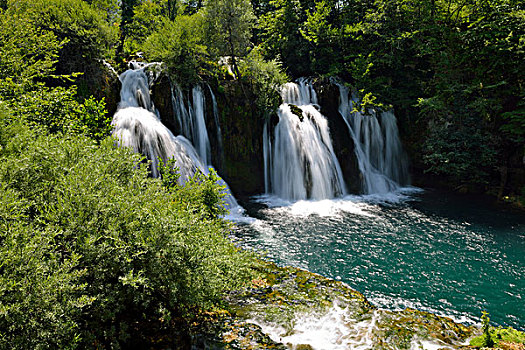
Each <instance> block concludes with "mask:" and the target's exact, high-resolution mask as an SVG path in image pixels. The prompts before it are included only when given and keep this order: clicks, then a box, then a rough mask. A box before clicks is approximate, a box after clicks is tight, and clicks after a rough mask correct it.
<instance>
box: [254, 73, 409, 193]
mask: <svg viewBox="0 0 525 350" xmlns="http://www.w3.org/2000/svg"><path fill="white" fill-rule="evenodd" d="M337 85H338V86H339V92H340V104H339V113H340V114H341V116H342V117H343V119H344V121H345V123H346V125H347V126H348V130H349V133H350V137H351V138H352V140H351V141H353V143H354V145H355V147H354V151H355V156H356V159H357V165H358V171H359V172H360V176H359V177H360V178H361V179H362V192H363V193H364V194H385V193H388V192H392V191H395V190H397V189H399V188H400V187H401V186H403V185H406V184H408V183H409V175H408V167H407V160H406V156H405V153H404V152H403V149H402V146H401V142H400V140H399V132H398V129H397V125H396V119H395V116H394V114H393V113H392V112H390V111H387V112H376V111H374V110H370V111H369V112H370V113H369V115H364V114H362V113H359V112H355V111H353V106H354V104H356V103H358V100H357V97H355V96H354V97H353V98H352V99H350V96H349V95H350V93H349V90H348V88H346V87H345V86H343V85H341V84H337ZM281 97H282V99H283V104H282V105H281V106H280V107H279V110H278V112H277V113H278V116H279V122H278V124H277V125H276V126H275V129H274V130H273V133H272V132H271V130H269V127H268V125H265V127H264V133H263V144H264V146H263V152H264V163H265V164H264V167H265V189H266V193H271V194H274V195H276V196H278V197H280V198H283V199H287V200H302V199H329V198H334V197H338V196H343V195H345V193H346V191H345V184H344V181H343V175H342V172H341V167H340V165H339V162H338V159H337V158H336V156H335V153H334V149H333V146H332V141H331V139H330V132H329V128H328V122H327V120H326V118H325V117H324V116H323V115H322V114H321V113H320V112H319V110H320V106H319V105H318V99H317V94H316V92H315V90H314V88H313V85H312V84H311V83H310V82H309V81H308V80H306V79H304V78H302V79H299V80H298V82H297V83H287V84H285V85H284V86H283V88H282V91H281ZM272 136H273V137H272ZM348 141H349V142H350V140H348Z"/></svg>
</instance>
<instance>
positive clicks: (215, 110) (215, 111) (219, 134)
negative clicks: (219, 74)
mask: <svg viewBox="0 0 525 350" xmlns="http://www.w3.org/2000/svg"><path fill="white" fill-rule="evenodd" d="M208 90H209V91H210V96H211V101H212V108H213V119H215V127H216V128H217V144H218V146H219V157H220V159H223V148H222V131H221V123H220V122H219V108H218V106H217V99H216V98H215V94H214V93H213V90H212V89H211V86H209V85H208Z"/></svg>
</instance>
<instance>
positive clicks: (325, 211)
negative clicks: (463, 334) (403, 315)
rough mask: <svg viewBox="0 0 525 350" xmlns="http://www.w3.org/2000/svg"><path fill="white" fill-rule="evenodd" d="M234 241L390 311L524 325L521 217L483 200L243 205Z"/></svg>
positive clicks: (407, 194) (429, 197) (408, 195)
mask: <svg viewBox="0 0 525 350" xmlns="http://www.w3.org/2000/svg"><path fill="white" fill-rule="evenodd" d="M245 206H246V209H247V214H248V215H249V216H251V217H253V218H255V221H253V222H252V223H250V224H241V225H238V228H237V229H236V230H235V231H234V239H235V240H236V241H237V242H239V244H241V245H242V246H243V247H245V248H250V249H255V250H257V251H260V252H266V253H265V254H266V257H267V258H268V259H270V260H272V261H274V262H276V263H278V264H280V265H292V266H296V267H301V268H304V269H307V270H309V271H312V272H315V273H319V274H321V275H324V276H327V277H330V278H334V279H337V280H341V281H343V282H345V283H347V284H348V285H350V286H351V287H352V288H354V289H356V290H358V291H360V292H362V293H363V294H364V295H365V296H366V297H367V298H368V299H369V300H370V301H371V302H372V303H373V304H375V305H376V306H378V307H380V308H386V309H403V308H405V307H412V308H417V309H420V310H424V311H430V312H433V313H436V314H439V315H444V316H449V317H452V318H453V319H455V320H456V321H459V322H463V323H467V324H469V323H479V320H480V316H481V312H482V310H486V311H488V312H489V314H490V318H491V322H493V323H495V324H497V325H502V326H513V327H514V328H517V329H521V330H523V329H524V328H525V300H524V298H525V279H524V276H525V215H523V213H519V212H513V211H510V210H505V209H503V208H501V207H496V206H495V205H494V204H492V203H491V202H489V201H488V200H486V199H483V198H479V197H473V196H460V195H455V194H450V193H443V192H439V191H435V190H425V191H421V190H418V189H414V188H405V189H402V190H401V191H399V192H398V193H397V194H390V195H386V196H385V195H382V196H373V195H371V196H347V197H345V198H344V199H335V200H322V201H297V202H295V203H289V202H286V201H282V200H279V199H277V198H275V197H270V196H264V197H258V198H255V199H253V201H252V202H250V203H246V205H245Z"/></svg>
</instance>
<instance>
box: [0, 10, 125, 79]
mask: <svg viewBox="0 0 525 350" xmlns="http://www.w3.org/2000/svg"><path fill="white" fill-rule="evenodd" d="M7 13H8V15H11V16H13V15H15V16H19V17H20V18H23V19H24V20H26V21H30V22H32V23H34V25H35V26H36V27H37V28H40V29H41V30H45V31H48V32H52V33H53V34H54V35H55V36H56V37H57V38H58V40H59V41H60V42H62V43H63V45H62V46H61V47H60V52H59V57H58V60H59V65H58V68H59V73H60V74H71V73H73V72H83V71H85V70H84V67H85V66H89V65H90V64H95V62H96V60H99V59H102V58H104V57H105V56H108V55H109V54H111V52H110V49H111V48H112V46H113V45H115V44H116V40H117V31H116V28H114V27H112V26H110V25H109V24H108V23H107V22H106V21H105V13H104V12H103V11H100V10H98V9H96V8H95V7H93V6H91V5H89V4H88V3H87V2H85V1H82V0H30V1H29V0H19V1H16V2H12V4H10V6H9V9H8V11H7Z"/></svg>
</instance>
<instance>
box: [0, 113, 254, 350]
mask: <svg viewBox="0 0 525 350" xmlns="http://www.w3.org/2000/svg"><path fill="white" fill-rule="evenodd" d="M3 119H6V118H5V117H4V118H3ZM7 119H9V118H7ZM1 124H2V123H0V125H1ZM3 124H5V122H4V123H3ZM0 130H1V132H0V145H1V149H0V189H1V191H0V201H1V203H0V235H1V236H0V240H1V242H2V245H1V247H0V250H1V251H0V266H1V269H0V310H1V312H0V348H7V347H9V348H15V349H29V348H64V349H67V348H75V347H78V348H94V347H115V348H118V347H120V346H121V347H127V346H130V344H133V342H137V341H141V339H140V335H138V334H139V333H137V328H140V327H143V326H144V325H145V324H151V323H162V324H164V327H166V328H167V329H171V328H170V327H173V326H174V323H173V322H172V321H171V320H173V319H175V318H178V317H181V316H185V315H188V314H189V313H191V310H192V309H193V308H195V307H197V308H207V307H210V306H212V305H214V304H216V303H217V302H218V301H219V298H220V296H221V295H222V293H224V291H225V290H228V289H232V288H237V287H239V286H241V285H242V284H243V282H244V281H245V280H246V279H247V278H248V276H249V274H250V272H249V271H250V270H249V267H248V266H249V264H250V261H251V259H250V257H249V256H248V255H247V253H243V252H240V251H239V249H238V248H236V247H235V246H233V244H232V243H231V242H230V241H229V240H228V238H227V237H226V235H227V233H228V230H229V225H228V224H227V223H226V222H225V221H223V220H222V219H218V218H216V216H215V215H209V214H210V208H206V207H205V206H204V205H203V204H202V203H205V202H209V203H214V202H215V200H214V199H213V197H212V198H211V201H209V198H208V199H205V200H203V201H200V202H189V201H187V200H186V198H192V197H193V196H194V195H195V194H196V193H210V191H211V193H212V194H213V193H217V191H219V189H217V187H216V185H215V182H214V181H213V179H212V178H211V179H210V178H201V179H200V180H199V181H191V182H190V183H189V184H188V185H186V186H184V187H180V186H179V187H176V189H175V191H174V190H173V189H172V191H171V193H170V192H167V191H166V190H165V189H164V187H163V185H162V182H161V180H156V179H151V178H149V177H148V175H147V170H146V167H137V164H140V162H141V158H140V157H139V156H138V155H133V154H131V153H130V151H129V150H125V149H117V148H115V147H114V142H113V140H111V139H107V140H105V141H103V142H102V143H101V145H100V146H97V145H95V144H94V143H93V142H92V141H91V140H89V139H87V138H84V137H82V136H71V137H67V138H64V137H61V136H58V135H55V136H53V135H52V136H39V135H37V134H35V133H34V132H33V131H30V130H29V129H28V128H27V127H25V126H22V125H20V124H17V123H15V124H12V125H10V126H5V125H2V127H0ZM214 191H215V192H214ZM173 193H176V194H177V196H175V195H173ZM217 196H219V197H220V195H218V194H217V195H216V197H215V198H217ZM181 198H182V199H181ZM211 212H213V210H212V211H211ZM142 331H144V330H143V329H142ZM132 335H133V340H132V339H131V336H132Z"/></svg>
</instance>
